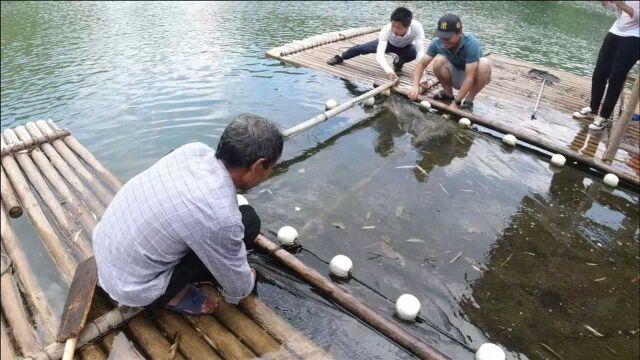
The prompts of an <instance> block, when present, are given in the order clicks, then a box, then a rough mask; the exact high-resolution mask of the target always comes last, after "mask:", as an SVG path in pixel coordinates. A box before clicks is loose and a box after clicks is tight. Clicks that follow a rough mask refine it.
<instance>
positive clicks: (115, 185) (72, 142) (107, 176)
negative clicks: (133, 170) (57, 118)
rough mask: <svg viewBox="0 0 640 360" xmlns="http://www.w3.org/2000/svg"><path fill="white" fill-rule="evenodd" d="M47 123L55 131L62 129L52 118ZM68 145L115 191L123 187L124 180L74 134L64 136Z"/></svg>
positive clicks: (63, 139)
mask: <svg viewBox="0 0 640 360" xmlns="http://www.w3.org/2000/svg"><path fill="white" fill-rule="evenodd" d="M47 124H48V125H49V127H51V128H52V129H53V130H54V131H58V130H62V129H60V128H59V127H58V125H56V123H54V122H53V121H51V120H47ZM62 141H64V142H65V143H66V144H67V146H69V148H70V149H71V150H73V151H74V152H75V153H76V154H78V156H80V158H82V159H83V160H84V161H85V162H86V163H87V164H89V165H90V166H91V167H92V168H93V170H94V171H95V172H96V173H97V174H98V176H100V177H101V178H102V180H103V181H104V182H105V183H107V185H109V186H110V187H111V189H112V190H113V191H114V192H115V191H118V189H120V188H121V187H122V181H120V180H119V179H118V178H117V177H115V176H114V175H113V174H112V173H111V172H110V171H109V170H107V169H106V168H105V167H104V166H102V164H101V163H100V161H98V159H96V158H95V157H94V156H93V154H92V153H91V152H90V151H89V150H87V148H85V147H84V145H82V144H81V143H80V142H79V141H78V140H76V138H75V137H74V136H73V135H71V134H70V135H69V136H66V137H64V138H62Z"/></svg>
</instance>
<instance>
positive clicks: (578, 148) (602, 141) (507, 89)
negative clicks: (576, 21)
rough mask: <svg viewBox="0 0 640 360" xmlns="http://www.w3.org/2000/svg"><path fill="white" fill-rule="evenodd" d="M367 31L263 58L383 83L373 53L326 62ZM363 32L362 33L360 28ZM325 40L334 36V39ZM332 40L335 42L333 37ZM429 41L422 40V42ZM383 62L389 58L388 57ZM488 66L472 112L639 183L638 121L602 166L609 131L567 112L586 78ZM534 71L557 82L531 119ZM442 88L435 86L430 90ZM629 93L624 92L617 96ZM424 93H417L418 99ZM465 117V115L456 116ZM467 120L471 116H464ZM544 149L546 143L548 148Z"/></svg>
mask: <svg viewBox="0 0 640 360" xmlns="http://www.w3.org/2000/svg"><path fill="white" fill-rule="evenodd" d="M362 29H363V30H366V29H368V31H369V33H367V34H363V35H357V36H351V37H349V36H343V38H342V39H338V38H336V36H335V33H329V34H320V35H316V36H314V37H313V38H310V39H305V40H302V41H295V42H293V43H290V44H286V45H283V46H281V47H277V48H274V49H271V50H269V51H267V56H269V57H272V58H275V59H278V60H281V61H284V62H286V63H290V64H293V65H296V66H303V67H308V68H313V69H318V70H322V71H324V72H327V73H330V74H332V75H336V76H339V77H341V78H344V79H348V80H356V81H357V80H360V81H367V82H372V83H374V84H377V85H379V84H383V83H385V82H386V81H387V78H386V76H385V74H384V72H383V71H382V69H381V68H380V66H379V65H378V63H377V62H376V60H375V54H369V55H364V56H358V57H355V58H352V59H349V60H346V61H345V62H344V63H343V64H340V65H336V66H330V65H327V63H326V61H327V60H328V59H329V58H330V57H332V56H334V55H336V54H340V53H342V52H344V51H345V50H347V49H348V48H349V47H351V46H354V45H358V44H362V43H364V42H367V41H371V40H374V39H376V38H377V36H378V33H377V32H378V28H362ZM355 30H357V29H349V30H345V31H343V32H342V33H345V34H347V33H351V34H354V33H357V32H354V31H355ZM361 32H363V31H361ZM327 39H330V40H334V41H333V42H330V41H327ZM335 40H337V41H335ZM428 43H429V41H427V44H428ZM387 59H388V61H391V57H390V56H389V55H388V56H387ZM489 59H490V60H491V64H492V80H491V83H490V84H489V85H487V87H485V88H484V89H483V90H482V91H481V92H480V94H478V96H477V97H476V100H475V101H474V114H473V115H475V116H477V117H480V118H482V119H487V120H488V121H490V122H491V123H492V124H494V125H495V126H492V128H495V129H498V130H499V131H501V132H512V133H514V134H515V133H516V132H518V133H521V134H523V135H525V136H526V137H527V138H528V139H530V140H531V141H530V142H532V145H536V146H538V145H539V144H541V143H543V142H544V143H548V144H553V145H555V146H557V147H558V148H561V149H566V150H567V151H569V152H570V153H572V154H575V155H576V156H575V158H576V159H578V160H589V159H591V161H593V162H594V163H595V164H597V165H600V164H602V166H608V170H610V171H611V172H614V173H616V174H617V175H618V176H620V177H621V178H625V177H626V178H627V179H628V180H629V181H630V182H632V183H635V184H638V183H639V182H640V161H639V160H640V154H639V139H640V123H638V122H631V123H630V124H629V126H628V127H627V129H626V132H625V135H624V138H623V141H622V145H621V147H620V150H619V151H618V152H617V154H616V156H615V158H614V160H613V162H612V163H611V164H610V165H609V164H605V163H604V162H603V161H602V156H603V155H604V152H605V150H606V146H607V142H608V139H609V130H608V129H605V130H604V131H601V132H589V131H588V125H589V123H590V121H588V120H577V119H573V118H572V116H571V114H572V113H573V112H574V111H577V110H579V109H581V108H583V107H585V106H588V102H589V99H590V92H591V79H590V78H586V77H583V76H578V75H574V74H571V73H568V72H565V71H561V70H557V69H553V68H549V67H546V66H542V65H537V64H532V63H528V62H525V61H521V60H516V59H511V58H508V57H506V56H501V55H499V54H495V52H494V53H492V54H491V55H490V56H489ZM414 69H415V61H413V62H411V63H408V64H405V65H404V68H403V69H402V72H401V73H400V74H399V78H400V79H399V82H398V85H397V86H396V87H395V88H394V89H393V90H394V92H396V93H399V94H401V95H406V94H408V92H409V90H410V89H411V82H412V78H413V72H414ZM531 69H539V70H544V71H547V72H549V73H551V74H553V75H555V76H557V77H558V78H560V82H559V83H557V84H551V85H550V84H549V83H547V85H546V86H545V88H544V93H543V95H542V98H541V100H540V105H539V109H538V113H537V117H536V119H533V120H532V119H531V118H530V116H531V113H532V112H533V108H534V106H535V102H536V98H537V96H538V93H539V91H540V86H541V85H542V82H541V80H537V79H535V78H532V77H530V76H529V75H528V72H529V70H531ZM427 77H428V78H432V77H433V72H432V71H431V66H429V68H428V69H427ZM440 89H441V87H439V86H435V87H434V89H433V90H432V91H438V90H440ZM625 96H626V97H628V96H629V95H628V92H625V93H623V95H622V96H621V98H622V99H624V98H625ZM422 99H425V100H427V99H428V98H427V97H421V100H422ZM429 101H431V102H432V104H433V105H434V107H444V106H446V103H441V102H437V101H433V100H430V99H429ZM621 103H623V101H618V104H617V105H616V109H615V111H614V118H615V117H617V116H619V115H620V113H621V111H622V107H621ZM461 115H464V114H461ZM468 117H469V118H470V119H471V120H472V122H473V121H474V119H473V118H472V116H468ZM547 148H548V147H547Z"/></svg>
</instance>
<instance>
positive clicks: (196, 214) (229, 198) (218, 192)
mask: <svg viewBox="0 0 640 360" xmlns="http://www.w3.org/2000/svg"><path fill="white" fill-rule="evenodd" d="M243 237H244V226H243V225H242V215H241V214H240V210H239V209H238V203H237V197H236V188H235V186H234V184H233V181H232V179H231V176H230V175H229V173H228V172H227V169H226V168H225V167H224V165H223V164H222V162H220V160H218V159H216V157H215V151H214V150H213V149H211V148H210V147H208V146H206V145H205V144H202V143H191V144H187V145H184V146H182V147H180V148H178V149H176V150H174V151H173V152H171V153H170V154H168V155H166V156H165V157H163V158H162V159H160V160H159V161H158V162H157V163H155V164H154V165H153V166H151V167H150V168H148V169H147V170H145V171H143V172H142V173H140V174H138V175H137V176H136V177H134V178H133V179H131V180H129V181H128V182H127V183H126V184H125V185H124V186H123V187H122V188H121V189H120V191H118V193H117V194H116V196H115V197H114V198H113V201H111V204H109V207H107V210H106V211H105V213H104V216H103V217H102V220H100V223H98V226H96V229H95V231H94V232H93V251H94V253H95V257H96V264H97V267H98V279H99V283H100V286H101V287H102V288H103V289H104V290H105V291H106V292H107V293H108V294H109V296H111V297H112V298H113V299H114V300H116V301H117V302H119V303H120V304H122V305H127V306H145V305H148V304H150V303H152V302H153V301H154V300H155V299H157V298H158V297H160V296H161V295H162V294H164V292H165V290H166V289H167V285H168V283H169V280H170V279H171V275H172V274H173V270H174V268H175V266H176V265H177V264H178V263H179V262H180V259H181V258H182V257H183V256H185V255H186V254H187V252H188V251H189V250H192V251H193V252H195V254H196V255H197V256H198V257H199V258H200V260H201V261H202V263H203V264H204V265H205V266H206V267H207V269H209V271H210V272H211V274H213V276H214V277H215V279H216V280H217V281H218V283H219V284H220V286H221V289H220V290H221V292H222V294H223V295H224V297H225V298H226V300H227V301H228V302H232V303H237V302H238V301H239V300H240V299H242V298H244V297H245V296H247V295H249V293H250V292H251V290H252V289H253V283H254V276H253V274H252V273H251V269H250V268H249V264H248V262H247V252H246V248H245V245H244V241H243Z"/></svg>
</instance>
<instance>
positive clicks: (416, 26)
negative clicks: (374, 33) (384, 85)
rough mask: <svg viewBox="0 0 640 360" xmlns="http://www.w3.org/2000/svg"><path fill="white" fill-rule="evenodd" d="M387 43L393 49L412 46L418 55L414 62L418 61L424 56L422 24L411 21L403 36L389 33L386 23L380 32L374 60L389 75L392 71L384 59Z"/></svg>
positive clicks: (389, 29)
mask: <svg viewBox="0 0 640 360" xmlns="http://www.w3.org/2000/svg"><path fill="white" fill-rule="evenodd" d="M387 43H389V44H391V45H393V46H395V47H405V46H409V45H411V44H414V45H415V46H416V51H417V53H418V55H417V56H416V60H417V61H420V59H422V57H423V56H424V29H423V28H422V24H421V23H420V22H419V21H418V20H411V25H409V29H407V32H406V33H405V34H404V36H396V35H395V34H394V33H393V31H391V23H388V24H387V25H385V26H384V27H383V28H382V30H380V35H379V36H378V49H377V51H376V60H378V64H380V66H382V68H383V69H384V72H385V73H387V74H389V73H392V72H393V69H392V68H391V66H389V64H387V60H386V59H385V58H384V53H385V50H386V49H387Z"/></svg>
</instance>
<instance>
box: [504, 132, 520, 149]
mask: <svg viewBox="0 0 640 360" xmlns="http://www.w3.org/2000/svg"><path fill="white" fill-rule="evenodd" d="M517 141H518V139H516V137H515V136H513V135H511V134H507V135H505V136H504V137H502V142H503V143H505V144H507V145H509V146H516V142H517Z"/></svg>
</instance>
